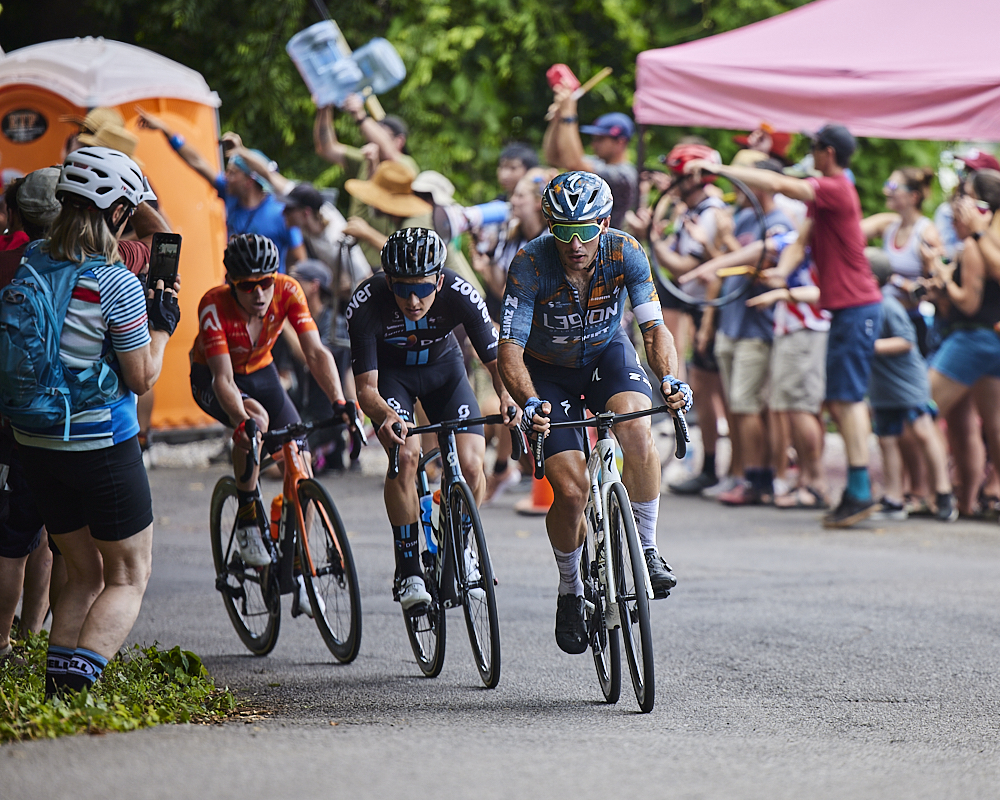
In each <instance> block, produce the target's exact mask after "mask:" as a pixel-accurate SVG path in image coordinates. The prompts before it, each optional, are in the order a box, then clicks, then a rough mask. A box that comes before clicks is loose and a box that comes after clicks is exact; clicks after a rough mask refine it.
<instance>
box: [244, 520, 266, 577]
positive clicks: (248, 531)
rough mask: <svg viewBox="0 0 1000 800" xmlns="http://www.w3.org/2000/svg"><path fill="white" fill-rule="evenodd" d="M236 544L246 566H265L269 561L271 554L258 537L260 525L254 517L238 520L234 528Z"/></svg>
mask: <svg viewBox="0 0 1000 800" xmlns="http://www.w3.org/2000/svg"><path fill="white" fill-rule="evenodd" d="M236 546H237V547H239V549H240V558H242V559H243V563H244V564H246V565H247V566H248V567H266V566H267V565H268V564H270V563H271V554H270V553H269V552H267V548H266V547H264V540H263V539H261V538H260V526H258V525H257V519H256V517H254V518H252V519H250V520H240V521H239V523H238V527H237V528H236Z"/></svg>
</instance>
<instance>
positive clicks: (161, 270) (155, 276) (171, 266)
mask: <svg viewBox="0 0 1000 800" xmlns="http://www.w3.org/2000/svg"><path fill="white" fill-rule="evenodd" d="M180 258H181V235H180V234H179V233H162V232H157V233H154V234H153V243H152V244H151V245H150V248H149V273H148V274H147V275H146V286H147V287H150V288H153V287H155V286H156V282H157V281H158V280H162V281H163V285H164V286H166V287H171V286H173V285H174V281H175V280H176V279H177V265H178V264H179V263H180Z"/></svg>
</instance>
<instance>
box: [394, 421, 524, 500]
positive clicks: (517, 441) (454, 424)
mask: <svg viewBox="0 0 1000 800" xmlns="http://www.w3.org/2000/svg"><path fill="white" fill-rule="evenodd" d="M516 414H517V409H516V408H515V407H514V406H508V407H507V416H508V417H510V418H511V419H513V418H514V416H515V415H516ZM506 423H507V421H506V420H505V419H504V418H503V416H502V415H500V414H490V415H489V416H486V417H476V418H475V419H453V420H449V421H447V422H437V423H435V424H433V425H423V426H421V427H419V428H409V429H408V430H407V431H406V435H407V436H412V435H413V434H415V433H417V434H419V433H437V432H438V431H444V430H460V429H462V428H469V427H471V426H473V425H505V424H506ZM392 432H393V433H395V434H396V435H397V436H401V435H402V433H403V426H402V425H400V424H399V423H398V422H396V423H393V426H392ZM521 436H522V434H521V430H520V429H519V428H518V429H511V431H510V441H511V445H512V446H513V452H512V453H511V458H513V459H514V460H515V461H517V460H518V459H519V458H520V457H521V455H522V454H523V453H524V440H523V439H522V438H521ZM397 475H399V445H398V444H396V445H393V446H392V449H391V450H390V451H389V475H388V476H389V480H391V481H392V480H395V479H396V476H397Z"/></svg>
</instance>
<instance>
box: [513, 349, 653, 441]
mask: <svg viewBox="0 0 1000 800" xmlns="http://www.w3.org/2000/svg"><path fill="white" fill-rule="evenodd" d="M524 365H525V366H526V367H527V368H528V373H529V374H530V375H531V381H532V383H534V384H535V390H536V391H537V392H538V398H539V399H540V400H543V401H544V400H547V401H548V402H549V403H551V404H552V412H551V414H550V416H549V419H550V420H551V421H552V422H566V421H568V420H581V419H583V418H584V415H583V408H584V406H586V407H587V408H588V409H590V411H591V412H592V413H594V414H599V413H600V412H602V411H606V410H607V405H608V400H610V399H611V398H612V397H614V396H615V395H616V394H620V393H621V392H639V393H640V394H644V395H646V397H648V398H649V399H650V401H652V399H653V387H652V386H650V384H649V378H647V377H646V371H645V370H644V369H643V368H642V364H641V363H640V361H639V355H638V354H637V353H636V352H635V348H634V347H633V346H632V342H630V341H629V340H628V337H627V336H626V335H625V333H624V331H619V332H618V333H617V334H616V335H615V338H614V339H612V340H611V344H609V345H608V346H607V347H606V348H604V351H603V352H602V353H601V354H600V355H599V356H598V357H597V360H595V361H592V362H591V363H590V364H588V365H587V366H585V367H580V368H578V369H574V368H572V367H559V366H556V365H554V364H546V363H545V362H543V361H538V360H537V359H534V358H532V357H531V356H529V355H525V357H524ZM584 431H585V429H584V428H562V429H559V430H554V431H552V432H551V433H550V434H549V435H548V437H547V438H546V439H545V457H546V458H548V457H549V456H554V455H555V454H556V453H562V452H564V451H566V450H582V451H583V452H586V448H585V447H584V445H585V441H584Z"/></svg>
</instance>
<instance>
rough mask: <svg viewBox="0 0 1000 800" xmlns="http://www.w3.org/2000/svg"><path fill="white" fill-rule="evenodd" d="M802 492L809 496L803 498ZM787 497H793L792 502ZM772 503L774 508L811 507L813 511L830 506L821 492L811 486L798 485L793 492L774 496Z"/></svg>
mask: <svg viewBox="0 0 1000 800" xmlns="http://www.w3.org/2000/svg"><path fill="white" fill-rule="evenodd" d="M803 492H805V496H806V497H808V498H809V499H808V500H804V499H803ZM789 498H794V500H793V502H789V501H788V499H789ZM774 505H775V508H784V509H789V508H796V509H812V510H814V511H822V510H824V509H828V508H829V507H830V505H829V503H827V502H826V498H825V497H823V493H822V492H821V491H819V489H814V488H813V487H812V486H800V487H799V488H798V489H796V490H795V491H794V492H789V493H788V494H786V495H782V496H781V497H776V498H775V499H774Z"/></svg>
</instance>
